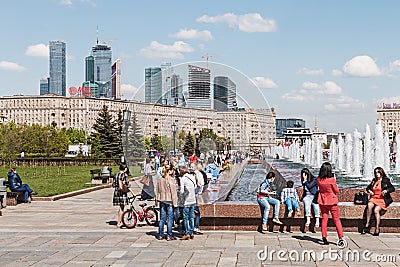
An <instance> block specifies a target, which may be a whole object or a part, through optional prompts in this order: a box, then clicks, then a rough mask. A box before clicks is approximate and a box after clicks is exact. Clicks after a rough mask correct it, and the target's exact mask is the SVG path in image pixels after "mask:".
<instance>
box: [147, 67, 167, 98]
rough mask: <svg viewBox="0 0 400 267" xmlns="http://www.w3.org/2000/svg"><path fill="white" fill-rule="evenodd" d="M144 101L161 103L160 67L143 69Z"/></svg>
mask: <svg viewBox="0 0 400 267" xmlns="http://www.w3.org/2000/svg"><path fill="white" fill-rule="evenodd" d="M144 95H145V100H144V101H145V102H149V103H159V104H162V98H163V94H162V72H161V68H158V67H156V68H146V69H145V71H144Z"/></svg>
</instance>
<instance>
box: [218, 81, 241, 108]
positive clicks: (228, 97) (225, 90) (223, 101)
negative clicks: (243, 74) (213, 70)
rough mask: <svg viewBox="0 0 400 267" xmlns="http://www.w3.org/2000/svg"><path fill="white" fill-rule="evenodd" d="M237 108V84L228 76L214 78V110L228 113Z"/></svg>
mask: <svg viewBox="0 0 400 267" xmlns="http://www.w3.org/2000/svg"><path fill="white" fill-rule="evenodd" d="M236 106H237V104H236V84H235V83H234V82H232V81H231V79H229V78H228V77H226V76H216V77H214V109H216V110H219V111H226V110H232V109H233V108H235V107H236Z"/></svg>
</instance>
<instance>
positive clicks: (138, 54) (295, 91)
mask: <svg viewBox="0 0 400 267" xmlns="http://www.w3.org/2000/svg"><path fill="white" fill-rule="evenodd" d="M0 5H1V8H0V23H1V25H2V26H1V29H0V34H1V46H0V48H1V49H0V96H10V95H16V94H23V95H38V94H39V81H40V79H41V78H44V77H48V76H49V56H48V44H49V41H51V40H62V41H64V42H65V43H66V46H67V88H69V87H70V86H80V85H81V84H82V82H83V81H84V68H85V66H84V60H85V57H86V56H88V55H89V54H90V51H91V47H92V46H94V45H95V44H96V38H99V43H105V44H107V45H109V46H111V48H112V52H113V60H116V59H117V58H119V59H120V60H121V64H122V73H121V84H122V93H123V96H122V98H125V99H138V100H143V95H144V94H143V83H144V69H145V68H146V67H157V66H160V65H161V63H163V62H171V64H172V65H173V66H175V69H176V71H177V72H179V71H180V70H182V73H183V72H184V71H185V70H186V67H185V66H187V64H194V65H198V66H202V67H206V65H207V62H206V59H205V58H206V57H207V56H208V64H209V67H210V69H211V74H212V76H215V75H227V76H229V77H230V78H231V79H232V80H233V81H234V82H235V83H236V84H237V90H238V95H239V98H240V99H241V100H242V101H240V102H239V103H240V105H242V106H246V105H247V106H251V107H255V108H274V109H275V112H276V115H277V118H302V119H304V120H306V126H307V127H310V128H313V127H314V125H315V123H317V125H318V128H319V129H320V130H325V131H328V132H344V133H347V132H353V131H354V130H355V129H358V130H359V131H364V130H365V126H366V124H369V125H371V126H372V125H374V124H375V123H376V117H377V115H376V108H377V106H379V105H382V103H389V104H392V103H400V90H399V89H400V81H399V75H400V40H399V39H400V34H399V29H400V20H399V19H398V13H399V11H400V1H397V0H387V1H373V0H353V1H348V0H338V1H318V0H313V1H312V0H309V1H303V0H292V1H286V0H280V1H276V0H275V1H267V0H247V1H231V0H217V1H216V0H213V1H210V0H202V1H177V0H169V1H162V0H153V1H128V0H120V1H108V0H102V1H100V0H35V1H31V0H13V1H0ZM227 73H229V74H227Z"/></svg>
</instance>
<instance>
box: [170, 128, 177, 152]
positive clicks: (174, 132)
mask: <svg viewBox="0 0 400 267" xmlns="http://www.w3.org/2000/svg"><path fill="white" fill-rule="evenodd" d="M171 127H172V135H173V138H174V156H175V155H176V141H175V134H176V124H175V122H174V123H173V124H172V125H171Z"/></svg>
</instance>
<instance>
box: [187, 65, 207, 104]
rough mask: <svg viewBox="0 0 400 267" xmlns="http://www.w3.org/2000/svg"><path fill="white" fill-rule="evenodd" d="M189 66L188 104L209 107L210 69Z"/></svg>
mask: <svg viewBox="0 0 400 267" xmlns="http://www.w3.org/2000/svg"><path fill="white" fill-rule="evenodd" d="M188 67H189V97H188V99H187V104H188V106H191V107H199V108H207V109H210V108H211V99H210V79H211V73H210V69H207V68H201V67H197V66H193V65H188Z"/></svg>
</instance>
